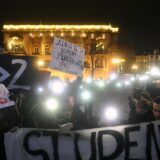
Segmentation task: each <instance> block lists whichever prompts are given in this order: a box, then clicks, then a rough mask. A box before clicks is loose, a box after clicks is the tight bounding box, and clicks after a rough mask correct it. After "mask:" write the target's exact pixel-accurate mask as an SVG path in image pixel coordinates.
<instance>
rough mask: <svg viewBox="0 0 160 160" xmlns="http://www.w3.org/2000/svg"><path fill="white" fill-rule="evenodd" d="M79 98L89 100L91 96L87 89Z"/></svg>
mask: <svg viewBox="0 0 160 160" xmlns="http://www.w3.org/2000/svg"><path fill="white" fill-rule="evenodd" d="M81 98H82V99H83V100H89V99H90V98H91V93H90V92H89V91H88V90H85V91H83V92H82V93H81Z"/></svg>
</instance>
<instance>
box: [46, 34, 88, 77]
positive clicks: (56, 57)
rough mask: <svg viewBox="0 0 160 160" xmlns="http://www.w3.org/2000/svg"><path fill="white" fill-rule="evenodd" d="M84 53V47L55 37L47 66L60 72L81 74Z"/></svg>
mask: <svg viewBox="0 0 160 160" xmlns="http://www.w3.org/2000/svg"><path fill="white" fill-rule="evenodd" d="M84 55H85V50H84V48H82V47H80V46H77V45H75V44H73V43H70V42H68V41H65V40H64V39H60V38H57V37H55V38H54V49H53V53H52V58H51V61H50V64H49V67H50V68H52V69H56V70H60V71H62V72H68V73H72V74H76V75H82V72H83V62H84Z"/></svg>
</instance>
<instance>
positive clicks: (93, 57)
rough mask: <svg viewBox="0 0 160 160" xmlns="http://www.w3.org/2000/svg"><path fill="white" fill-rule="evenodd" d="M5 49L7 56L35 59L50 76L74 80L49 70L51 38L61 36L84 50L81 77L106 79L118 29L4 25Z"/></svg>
mask: <svg viewBox="0 0 160 160" xmlns="http://www.w3.org/2000/svg"><path fill="white" fill-rule="evenodd" d="M3 34H4V49H5V50H6V51H7V54H17V55H19V54H20V55H26V56H37V57H38V58H39V60H43V62H44V65H43V66H41V67H40V69H45V70H49V71H51V72H52V75H56V76H60V77H61V78H68V79H73V78H74V77H75V75H72V74H67V73H63V72H60V71H56V70H51V69H49V68H48V67H47V66H48V63H49V61H50V58H51V54H52V50H53V47H54V46H53V40H54V37H61V38H64V39H65V40H67V41H70V42H72V43H75V44H77V45H79V46H81V47H84V48H85V61H84V72H83V77H84V78H87V77H90V76H91V75H92V74H93V76H94V78H95V79H98V78H103V79H106V78H107V77H108V74H109V73H110V72H111V71H112V70H114V69H116V68H115V65H114V64H112V61H111V59H112V58H113V57H115V56H117V55H116V51H115V50H114V47H115V46H117V42H118V28H117V27H112V26H111V25H3Z"/></svg>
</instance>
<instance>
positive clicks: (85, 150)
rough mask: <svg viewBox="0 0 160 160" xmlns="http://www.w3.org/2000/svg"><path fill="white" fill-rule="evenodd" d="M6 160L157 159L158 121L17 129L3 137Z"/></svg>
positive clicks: (159, 127)
mask: <svg viewBox="0 0 160 160" xmlns="http://www.w3.org/2000/svg"><path fill="white" fill-rule="evenodd" d="M4 145H5V150H6V156H7V160H53V159H54V160H97V159H100V160H101V159H104V160H113V159H114V160H131V159H132V160H133V159H134V160H159V159H160V122H159V121H156V122H151V123H143V124H136V125H125V126H116V127H108V128H97V129H89V130H81V131H73V132H69V133H66V134H62V133H61V134H60V133H59V132H58V131H57V130H38V129H24V128H23V129H19V130H18V131H16V132H13V133H11V132H8V133H6V134H5V136H4Z"/></svg>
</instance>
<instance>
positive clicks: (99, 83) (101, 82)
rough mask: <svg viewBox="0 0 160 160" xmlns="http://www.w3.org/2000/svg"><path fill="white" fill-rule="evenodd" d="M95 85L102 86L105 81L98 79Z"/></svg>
mask: <svg viewBox="0 0 160 160" xmlns="http://www.w3.org/2000/svg"><path fill="white" fill-rule="evenodd" d="M97 85H98V86H99V87H104V86H105V82H104V81H102V80H100V81H98V83H97Z"/></svg>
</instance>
